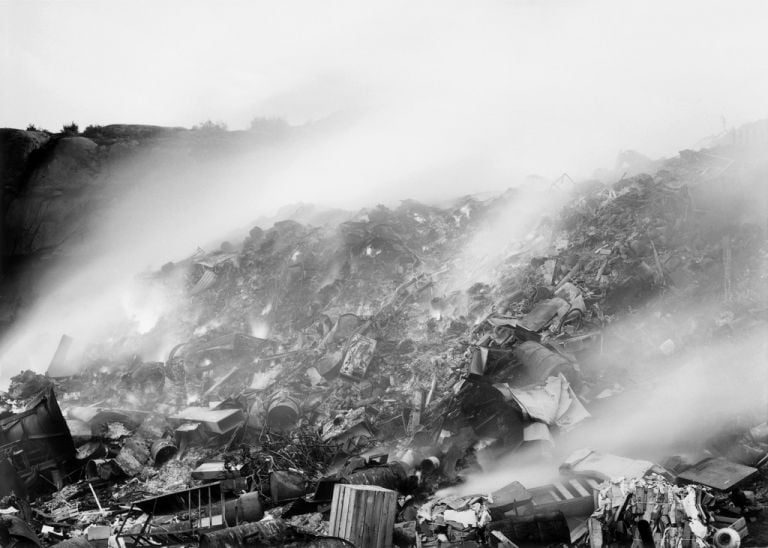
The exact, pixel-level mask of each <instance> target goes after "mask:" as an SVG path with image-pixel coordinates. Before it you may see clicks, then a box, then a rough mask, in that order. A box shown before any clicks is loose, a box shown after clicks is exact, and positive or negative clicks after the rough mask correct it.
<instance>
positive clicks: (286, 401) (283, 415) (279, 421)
mask: <svg viewBox="0 0 768 548" xmlns="http://www.w3.org/2000/svg"><path fill="white" fill-rule="evenodd" d="M300 411H301V403H300V402H299V401H298V400H296V399H295V398H292V397H291V396H289V395H288V394H287V393H285V392H281V393H278V394H276V395H275V397H274V398H272V401H270V402H269V406H268V407H267V424H268V425H269V426H270V427H272V428H276V429H278V430H285V429H288V428H291V427H293V426H294V425H295V424H296V421H298V420H299V413H300Z"/></svg>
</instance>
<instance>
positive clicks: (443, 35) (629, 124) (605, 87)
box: [0, 0, 768, 172]
mask: <svg viewBox="0 0 768 548" xmlns="http://www.w3.org/2000/svg"><path fill="white" fill-rule="evenodd" d="M767 24H768V2H764V1H762V0H757V1H738V2H733V1H721V2H711V1H706V0H692V1H676V2H668V1H664V2H649V1H646V0H644V1H638V2H629V1H617V0H608V1H562V2H558V1H550V0H532V1H522V0H520V1H505V2H501V1H498V2H496V1H484V2H452V1H445V0H442V1H439V2H413V1H407V2H396V1H394V2H393V1H387V2H376V3H372V2H361V1H352V2H344V1H326V2H318V1H316V0H310V1H306V2H292V1H274V2H253V1H247V2H227V1H215V2H214V1H199V0H182V1H157V0H151V1H137V0H130V1H114V0H110V1H101V0H100V1H73V0H66V1H38V0H23V1H22V0H15V1H14V0H0V25H2V27H0V28H2V54H1V55H0V81H1V82H2V85H1V86H0V98H1V99H2V100H1V102H0V126H10V127H26V125H27V124H30V123H32V124H35V125H37V126H38V127H44V128H47V129H49V130H58V129H59V128H61V126H62V125H63V124H64V123H67V122H69V121H75V122H77V123H79V124H80V126H81V128H82V127H85V126H86V125H88V124H108V123H118V122H122V123H147V124H160V125H172V126H176V125H180V126H191V125H194V124H197V123H199V122H201V121H204V120H207V119H211V120H214V121H222V122H225V123H226V124H228V126H229V128H230V129H239V128H245V127H247V126H248V123H249V121H250V120H251V119H252V118H253V117H255V116H281V117H285V118H287V119H288V120H289V121H291V122H292V123H302V122H306V121H310V120H316V119H319V118H322V117H325V116H328V115H329V114H332V113H336V112H339V111H347V110H354V111H362V112H374V113H376V115H377V116H380V117H381V118H384V119H387V120H391V122H390V126H389V127H388V128H387V131H392V132H393V133H395V134H403V133H405V130H406V128H408V133H409V134H410V135H409V136H408V138H409V139H411V140H412V142H413V144H414V146H416V145H418V143H421V142H424V143H430V142H434V140H435V139H442V140H443V141H445V139H446V138H445V135H446V134H449V135H453V138H452V139H451V140H450V142H449V143H448V142H446V146H448V147H452V148H453V149H456V150H465V149H467V148H469V149H477V150H484V149H485V147H486V145H487V144H488V143H491V142H493V143H503V147H502V148H501V150H500V151H498V152H501V154H494V155H493V156H494V157H493V158H490V159H489V160H490V161H494V162H502V163H503V162H504V161H505V160H504V158H505V157H512V156H514V157H517V158H521V157H525V158H529V159H530V161H529V162H528V164H526V166H525V167H526V168H528V166H535V165H537V164H542V163H545V162H552V161H553V160H556V161H557V162H558V164H562V169H561V168H560V166H559V165H558V171H560V172H562V171H565V170H568V169H569V168H570V169H572V170H573V169H576V168H578V167H582V166H581V165H579V164H580V162H584V164H585V165H589V166H591V167H592V168H594V167H598V166H596V165H595V163H598V162H600V161H605V159H606V158H613V155H614V154H615V152H616V151H617V150H619V149H624V148H635V149H639V150H641V151H643V152H646V153H648V154H650V155H662V154H667V153H668V152H670V151H672V152H674V151H676V150H677V149H679V148H683V147H686V146H693V145H695V144H696V142H697V141H698V140H699V139H700V138H701V137H704V136H707V135H711V134H712V133H716V132H718V131H720V130H721V129H722V127H723V124H724V123H725V124H726V125H728V126H732V125H738V124H740V123H743V122H746V121H751V120H754V119H757V118H761V117H765V116H766V115H767V114H768V71H766V70H765V54H766V52H768V47H767V46H768V32H766V28H767V27H766V25H767ZM494 146H495V145H494ZM531 169H533V168H531Z"/></svg>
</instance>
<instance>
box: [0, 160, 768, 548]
mask: <svg viewBox="0 0 768 548" xmlns="http://www.w3.org/2000/svg"><path fill="white" fill-rule="evenodd" d="M711 164H712V162H711V158H710V157H709V156H707V155H706V154H698V153H693V154H688V153H685V154H681V156H680V157H679V158H676V159H673V160H669V161H667V162H666V163H664V164H663V165H662V169H661V170H660V171H659V172H658V173H657V174H656V175H655V176H654V177H651V176H649V175H639V176H635V177H631V178H622V179H621V180H619V181H618V182H616V183H615V184H613V185H603V184H601V183H595V184H591V185H586V186H584V185H576V186H575V187H574V188H573V189H571V191H570V192H571V193H572V194H571V196H570V197H569V198H568V200H567V205H566V206H565V208H564V209H563V210H562V211H560V212H559V213H558V215H559V216H552V217H551V218H546V219H543V220H541V221H540V222H539V223H538V224H536V225H535V226H532V227H530V234H529V236H530V237H528V238H526V239H524V241H523V243H520V242H513V244H511V245H509V246H508V247H507V248H506V249H503V250H498V251H499V253H500V254H501V255H502V260H501V261H496V262H483V261H484V260H482V259H481V260H479V262H478V264H477V265H475V266H482V268H484V269H485V270H486V272H485V274H486V275H485V276H484V277H483V278H482V280H479V281H478V280H475V281H473V282H472V283H471V284H468V285H465V286H459V285H456V284H455V283H454V279H455V277H454V276H453V272H454V271H455V270H458V269H459V268H461V267H462V264H463V263H462V262H461V260H462V249H464V248H466V247H467V246H468V245H471V243H472V242H473V238H474V237H475V236H476V235H477V234H478V233H480V229H481V227H482V226H484V223H486V221H487V220H488V218H490V217H493V216H498V215H503V212H504V208H505V205H506V204H507V202H514V201H515V200H522V199H524V198H525V197H524V196H522V195H521V194H519V193H514V192H512V193H507V194H505V195H503V196H501V197H497V198H494V199H491V200H487V201H480V200H477V199H474V198H465V199H462V200H461V201H459V202H458V203H457V204H455V205H454V206H452V207H449V208H438V207H429V206H424V205H421V204H418V203H415V202H404V203H403V204H402V205H401V206H400V207H398V208H396V209H393V210H390V209H388V208H385V207H381V206H380V207H377V208H374V209H372V210H368V211H364V212H361V213H360V214H358V215H357V216H355V217H354V218H353V219H351V220H349V221H347V222H345V223H343V224H341V225H340V226H339V227H336V228H328V227H323V228H316V227H307V226H303V225H300V224H299V223H295V222H292V221H283V222H279V223H276V224H275V225H274V226H273V227H272V228H270V229H268V230H262V229H254V230H252V231H251V233H250V235H249V236H248V238H246V240H245V242H244V243H243V244H242V246H241V247H235V246H233V245H231V244H229V245H228V246H226V249H221V250H219V251H217V252H214V253H210V254H205V253H198V254H197V255H195V256H193V257H192V258H190V259H189V260H188V261H186V262H180V263H177V264H169V265H167V266H166V267H164V268H163V270H162V271H161V272H159V273H157V275H156V276H155V277H154V278H153V283H158V284H171V283H174V280H178V279H179V278H183V280H184V284H185V285H184V287H183V288H182V292H183V299H181V300H180V302H179V303H178V304H177V305H175V307H174V308H173V309H171V310H166V311H165V316H164V318H163V319H161V320H160V321H159V322H158V325H157V327H156V328H155V329H157V330H161V329H168V326H169V325H173V329H168V332H172V333H173V334H174V336H177V335H178V334H180V335H178V337H179V338H178V340H176V341H175V343H176V344H168V343H167V341H166V340H164V344H167V346H165V347H163V349H162V350H163V359H162V360H161V361H153V360H145V359H144V358H142V357H141V356H140V355H139V354H137V353H127V352H126V351H125V350H126V347H125V344H126V343H125V341H131V340H135V338H134V337H133V336H131V337H128V336H126V337H124V338H123V339H122V342H121V345H120V346H119V348H116V349H114V351H113V352H112V353H109V352H106V351H105V349H106V348H108V346H106V345H95V346H94V347H93V348H92V349H91V350H90V352H89V353H88V354H86V357H85V358H83V359H84V360H85V361H84V363H83V364H82V367H81V369H80V372H79V373H77V374H75V375H72V376H68V377H59V376H53V375H50V376H47V375H39V374H36V373H32V372H29V371H27V372H24V373H22V374H20V375H18V376H17V377H15V378H14V379H13V381H12V384H11V387H10V389H9V391H8V393H7V394H5V395H3V397H2V401H0V404H2V409H3V412H2V415H1V416H0V479H1V480H2V481H0V496H1V497H2V499H0V524H1V525H0V545H2V546H5V545H8V546H11V545H14V546H15V545H34V546H54V545H56V546H93V545H96V546H107V545H109V546H121V547H128V546H141V545H155V546H157V545H163V546H167V545H195V544H200V545H202V546H210V547H224V546H296V547H299V546H306V547H309V546H325V547H335V546H339V547H341V546H357V547H387V546H393V545H396V546H422V547H427V546H442V547H444V546H463V547H470V546H505V547H514V546H530V545H549V546H571V545H574V546H589V547H590V548H597V547H601V546H606V547H607V546H618V545H627V546H629V545H632V546H657V547H665V546H670V547H671V546H691V547H693V546H718V547H719V546H736V545H738V543H739V542H746V541H747V539H749V538H750V536H753V537H756V538H761V539H762V538H763V537H764V536H765V534H766V532H765V531H764V529H765V528H764V526H763V525H762V521H761V518H760V516H761V514H760V510H761V506H762V504H763V503H764V502H765V500H766V496H767V495H768V484H766V482H765V477H766V476H765V465H766V463H767V462H768V426H766V420H767V419H768V417H766V416H765V413H764V411H765V409H764V408H763V410H762V415H761V414H760V413H752V414H744V413H741V414H740V415H739V416H738V417H736V418H735V419H734V421H735V422H734V423H733V424H729V426H728V428H723V427H722V425H712V426H711V428H710V427H707V426H705V427H702V428H701V432H703V433H706V436H699V437H700V438H701V439H698V440H697V442H698V443H697V447H695V448H690V447H686V448H685V449H691V450H690V451H689V452H687V453H684V452H683V451H682V449H680V452H679V454H668V453H667V454H657V455H653V456H651V455H650V454H638V453H633V452H632V451H631V450H630V449H628V450H627V451H626V452H622V453H621V454H615V455H614V454H612V453H611V452H607V451H598V450H594V449H592V448H590V446H589V445H590V444H589V442H587V441H584V442H582V439H587V436H586V432H587V430H588V429H589V428H596V427H600V425H601V424H606V425H610V426H609V427H608V428H622V424H624V421H625V420H626V421H627V422H626V424H627V427H626V428H628V429H631V428H633V426H632V424H633V423H632V422H631V421H630V420H629V416H623V415H622V416H613V415H612V414H614V413H615V411H614V409H615V408H613V407H612V406H611V403H612V402H614V401H629V402H631V401H633V400H632V398H642V397H643V395H644V394H647V390H649V385H648V384H647V383H648V378H649V377H650V378H659V379H665V378H666V377H665V375H668V374H669V373H670V371H672V370H675V369H676V368H679V366H678V365H676V364H675V362H674V360H673V358H674V357H675V356H679V355H682V354H684V353H685V351H686V349H688V348H690V347H691V345H692V344H693V343H696V344H702V345H706V344H708V343H709V342H713V341H714V342H716V341H719V340H728V339H731V338H733V337H735V336H736V335H737V334H745V333H747V334H748V333H759V330H760V329H764V327H765V322H766V314H765V311H766V310H768V308H766V304H767V303H766V302H765V300H764V297H765V294H764V292H763V294H762V295H761V294H760V292H759V290H758V288H759V287H760V284H761V283H762V278H761V269H762V266H763V264H764V261H765V258H766V256H768V255H767V253H768V247H766V245H765V244H766V240H765V237H764V229H763V228H760V227H755V226H754V225H753V224H750V223H749V222H736V221H735V220H734V219H731V218H727V216H726V218H722V217H717V219H716V220H714V221H713V220H712V219H710V218H706V219H705V217H708V216H713V215H714V216H716V213H717V212H716V211H714V210H713V209H712V208H709V209H707V207H705V206H704V205H705V204H706V203H707V202H706V200H707V199H709V198H708V196H709V195H710V191H711V186H712V185H718V184H723V181H724V180H725V179H724V177H726V176H727V174H726V172H725V171H723V170H713V169H711V168H712V165H711ZM556 192H566V190H563V189H560V188H558V189H557V190H556ZM710 205H711V203H710ZM718 219H719V220H718ZM718 223H719V225H718ZM761 231H762V232H761ZM721 233H727V234H728V236H727V237H726V238H725V239H724V238H723V237H722V234H721ZM499 253H497V254H499ZM726 263H727V264H726ZM179 273H181V274H183V276H181V277H180V276H176V275H175V274H179ZM489 280H491V281H489ZM692 296H696V298H697V300H698V301H699V302H701V303H703V304H702V306H701V307H698V309H697V310H698V311H697V314H698V315H694V316H691V314H690V311H689V310H686V309H685V307H684V304H685V303H688V302H690V300H691V298H692ZM683 316H686V317H687V318H688V320H685V321H684V320H681V318H682V317H683ZM691 318H692V319H691ZM152 336H153V333H152V331H150V332H149V333H148V334H146V337H152ZM135 337H136V338H138V335H136V336H135ZM158 340H159V339H158ZM71 343H72V341H71V339H69V338H68V337H65V338H62V344H61V345H60V348H59V351H57V353H56V357H54V360H53V361H54V362H55V363H59V362H61V361H62V360H64V359H65V355H66V354H67V351H68V349H69V346H70V345H71ZM638 364H642V367H643V368H642V369H641V368H639V366H638ZM637 371H640V372H641V373H639V374H638V373H637ZM743 382H749V381H743ZM679 390H681V391H684V390H686V387H685V386H680V387H679ZM712 391H713V392H716V391H717V389H716V388H715V387H713V390H712ZM712 397H715V395H714V394H713V396H712ZM638 412H641V411H638ZM638 435H639V436H645V435H648V434H647V433H638ZM606 436H607V437H610V433H608V434H606ZM592 439H593V438H592ZM627 447H628V448H629V447H631V446H629V445H628V446H627ZM635 447H636V446H635ZM669 449H670V450H671V449H672V448H671V447H670V448H669ZM675 450H677V448H675ZM633 454H635V455H637V456H638V457H642V458H634V457H633V456H632V455H633ZM500 463H503V464H500ZM500 468H501V470H502V471H503V474H500V475H499V476H498V477H499V478H501V479H498V480H494V481H493V484H492V485H490V486H488V485H486V486H484V487H482V488H481V487H478V489H477V490H472V489H471V488H470V486H472V485H473V480H474V479H476V478H481V477H483V476H492V475H494V474H497V473H498V472H499V469H500ZM533 468H536V469H537V470H539V471H541V470H544V471H545V473H529V472H528V471H530V470H531V469H533ZM467 489H470V490H471V491H472V492H468V491H467ZM753 529H756V530H757V531H758V532H757V533H754V532H753V531H752V530H753ZM760 535H763V536H762V537H761V536H760ZM765 538H766V540H768V537H765ZM758 542H763V540H760V541H758Z"/></svg>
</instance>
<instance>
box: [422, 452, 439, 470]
mask: <svg viewBox="0 0 768 548" xmlns="http://www.w3.org/2000/svg"><path fill="white" fill-rule="evenodd" d="M419 468H420V469H421V473H422V474H431V473H433V472H437V470H438V469H439V468H440V459H439V458H437V457H435V456H432V457H427V458H425V459H424V460H422V461H421V464H420V465H419Z"/></svg>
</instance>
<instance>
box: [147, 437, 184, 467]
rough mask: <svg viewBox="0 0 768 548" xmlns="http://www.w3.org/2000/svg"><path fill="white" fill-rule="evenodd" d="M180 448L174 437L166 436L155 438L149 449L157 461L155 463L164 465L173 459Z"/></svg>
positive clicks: (153, 459)
mask: <svg viewBox="0 0 768 548" xmlns="http://www.w3.org/2000/svg"><path fill="white" fill-rule="evenodd" d="M178 450H179V448H178V447H176V444H175V443H174V442H173V440H172V439H168V438H164V439H159V440H155V442H154V443H153V444H152V447H151V448H150V450H149V453H150V455H152V461H153V462H154V463H155V465H156V466H162V465H163V464H165V463H166V462H168V461H169V460H171V459H172V458H173V457H174V456H175V455H176V453H177V452H178Z"/></svg>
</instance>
